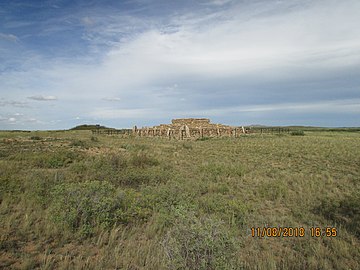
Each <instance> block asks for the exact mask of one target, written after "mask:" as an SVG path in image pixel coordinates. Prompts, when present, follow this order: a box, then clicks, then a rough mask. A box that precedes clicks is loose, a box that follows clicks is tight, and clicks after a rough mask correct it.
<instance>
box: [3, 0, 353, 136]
mask: <svg viewBox="0 0 360 270" xmlns="http://www.w3.org/2000/svg"><path fill="white" fill-rule="evenodd" d="M359 14H360V1H359V0H341V1H340V0H336V1H335V0H311V1H310V0H301V1H300V0H284V1H281V0H128V1H121V0H118V1H110V0H102V1H95V0H79V1H77V0H71V1H70V0H44V1H41V0H36V1H28V0H23V1H20V0H8V1H7V0H0V129H3V130H8V129H23V130H50V129H51V130H52V129H68V128H71V127H74V126H76V125H81V124H101V125H105V126H109V127H115V128H131V127H132V126H134V125H137V126H138V127H141V126H153V125H157V124H160V123H170V122H171V119H173V118H185V117H201V118H203V117H206V118H210V119H211V121H212V122H213V123H223V124H228V125H236V126H240V125H255V124H262V125H284V126H285V125H310V126H328V127H336V126H338V127H343V126H360V16H359Z"/></svg>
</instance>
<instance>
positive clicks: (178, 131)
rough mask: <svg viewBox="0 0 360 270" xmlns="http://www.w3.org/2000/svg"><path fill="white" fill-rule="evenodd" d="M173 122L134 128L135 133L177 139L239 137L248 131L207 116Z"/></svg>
mask: <svg viewBox="0 0 360 270" xmlns="http://www.w3.org/2000/svg"><path fill="white" fill-rule="evenodd" d="M171 123H172V124H160V125H158V126H154V127H142V128H139V129H138V128H137V127H136V126H135V127H134V128H133V134H134V135H135V136H140V137H167V138H169V139H171V138H177V139H187V138H202V137H221V136H227V137H237V136H238V135H240V134H242V133H246V130H245V129H244V128H243V127H231V126H227V125H222V124H212V123H210V119H207V118H182V119H173V120H172V121H171Z"/></svg>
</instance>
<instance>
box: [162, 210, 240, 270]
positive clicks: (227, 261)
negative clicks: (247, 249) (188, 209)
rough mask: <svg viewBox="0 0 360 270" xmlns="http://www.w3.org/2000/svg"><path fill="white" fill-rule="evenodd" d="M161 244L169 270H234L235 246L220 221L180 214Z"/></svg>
mask: <svg viewBox="0 0 360 270" xmlns="http://www.w3.org/2000/svg"><path fill="white" fill-rule="evenodd" d="M162 244H163V247H164V250H165V254H166V256H167V260H168V267H169V269H235V263H234V257H235V256H234V253H235V243H234V241H233V239H232V238H231V237H230V235H229V234H228V233H227V232H226V229H225V228H224V226H223V223H222V222H221V221H219V220H216V219H211V218H197V217H196V216H195V215H194V214H192V213H185V214H181V215H180V216H179V218H178V222H176V223H175V224H174V226H173V228H172V229H170V231H169V232H168V233H167V235H166V237H165V239H164V241H163V242H162Z"/></svg>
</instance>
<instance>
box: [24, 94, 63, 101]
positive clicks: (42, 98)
mask: <svg viewBox="0 0 360 270" xmlns="http://www.w3.org/2000/svg"><path fill="white" fill-rule="evenodd" d="M28 99H33V100H37V101H52V100H57V97H55V96H42V95H37V96H31V97H28Z"/></svg>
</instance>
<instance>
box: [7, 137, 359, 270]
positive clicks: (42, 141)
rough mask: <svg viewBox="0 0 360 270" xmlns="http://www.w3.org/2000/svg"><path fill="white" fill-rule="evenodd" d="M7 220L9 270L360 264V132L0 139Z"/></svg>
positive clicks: (337, 266) (350, 266)
mask: <svg viewBox="0 0 360 270" xmlns="http://www.w3.org/2000/svg"><path fill="white" fill-rule="evenodd" d="M0 217H1V219H0V268H3V269H36V268H39V269H354V270H355V269H360V133H359V132H329V131H323V132H320V131H312V132H305V136H291V135H289V134H284V135H275V134H272V135H271V134H266V135H260V134H258V135H254V134H249V135H246V136H242V137H240V138H236V139H235V138H213V139H208V140H200V141H199V140H198V141H177V140H166V139H160V138H130V137H121V135H114V136H107V135H98V136H96V137H95V136H93V135H92V134H91V132H90V131H62V132H0ZM252 228H253V229H252ZM257 228H259V229H257ZM264 228H265V229H264ZM267 228H275V229H269V230H267ZM311 228H313V229H311ZM316 228H318V229H316ZM280 230H282V231H280ZM253 234H255V235H253Z"/></svg>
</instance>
